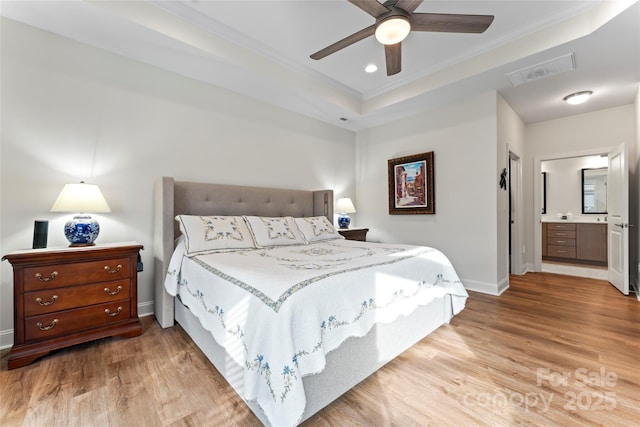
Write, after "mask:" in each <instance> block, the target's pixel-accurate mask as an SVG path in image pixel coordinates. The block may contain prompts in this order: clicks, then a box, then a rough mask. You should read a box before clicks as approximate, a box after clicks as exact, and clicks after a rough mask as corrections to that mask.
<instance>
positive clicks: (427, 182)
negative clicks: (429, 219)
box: [388, 151, 436, 215]
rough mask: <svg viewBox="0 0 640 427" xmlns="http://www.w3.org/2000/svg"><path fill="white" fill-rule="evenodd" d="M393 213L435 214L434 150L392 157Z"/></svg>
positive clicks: (391, 197)
mask: <svg viewBox="0 0 640 427" xmlns="http://www.w3.org/2000/svg"><path fill="white" fill-rule="evenodd" d="M388 174H389V214H390V215H405V214H406V215H411V214H435V213H436V205H435V200H436V198H435V182H434V175H435V173H434V169H433V151H430V152H428V153H421V154H414V155H412V156H405V157H398V158H397V159H391V160H389V161H388Z"/></svg>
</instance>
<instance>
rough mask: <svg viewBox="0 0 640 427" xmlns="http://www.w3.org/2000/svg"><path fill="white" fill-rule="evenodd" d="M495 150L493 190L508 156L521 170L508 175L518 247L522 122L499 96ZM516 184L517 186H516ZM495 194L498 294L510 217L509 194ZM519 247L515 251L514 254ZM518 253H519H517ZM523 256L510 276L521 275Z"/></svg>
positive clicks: (505, 278) (503, 284)
mask: <svg viewBox="0 0 640 427" xmlns="http://www.w3.org/2000/svg"><path fill="white" fill-rule="evenodd" d="M497 106H498V110H497V114H498V141H497V142H498V150H497V154H498V157H497V162H498V169H497V170H496V178H495V180H496V181H495V182H496V188H498V187H497V184H498V183H499V179H498V177H499V176H500V174H501V172H502V170H503V169H504V168H507V170H508V169H509V156H510V154H509V153H511V155H513V156H514V157H515V158H517V159H518V160H519V161H518V164H519V165H520V170H514V171H512V172H511V173H512V174H513V175H516V176H514V177H512V179H509V181H510V182H514V187H516V188H509V191H510V192H511V198H512V199H513V200H512V203H513V205H514V209H513V211H514V216H515V218H514V224H515V225H514V227H513V228H514V229H513V230H512V231H513V233H514V234H515V235H516V236H515V238H514V239H513V240H514V242H516V241H517V242H519V243H518V245H517V246H520V247H521V246H522V244H523V243H524V212H523V208H524V206H523V196H524V195H523V194H522V191H523V187H522V164H523V157H524V139H525V138H524V132H525V126H524V122H523V121H522V120H521V119H520V117H518V115H517V114H516V113H515V112H514V111H513V109H512V108H511V106H510V105H509V104H507V102H506V101H505V100H504V98H502V97H501V96H499V95H498V105H497ZM518 183H519V185H518ZM509 187H511V185H509ZM497 191H498V200H497V201H498V216H497V218H496V222H497V232H498V234H497V255H498V264H497V268H498V271H497V275H498V284H499V289H500V292H502V291H504V290H505V289H506V288H507V286H508V283H509V272H510V271H509V239H510V236H509V227H510V215H509V213H510V212H509V197H510V195H509V193H508V192H507V191H504V190H502V189H500V190H497ZM518 250H519V248H514V249H513V251H514V253H515V252H516V251H518ZM520 252H522V251H521V250H520ZM523 259H524V258H523V257H522V254H521V253H516V256H515V257H514V265H513V266H512V268H513V270H514V271H512V273H513V274H522V273H523V271H524V266H523Z"/></svg>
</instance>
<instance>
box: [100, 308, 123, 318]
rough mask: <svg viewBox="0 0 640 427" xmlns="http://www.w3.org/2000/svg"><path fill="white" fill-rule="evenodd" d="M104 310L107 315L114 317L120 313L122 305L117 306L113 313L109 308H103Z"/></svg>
mask: <svg viewBox="0 0 640 427" xmlns="http://www.w3.org/2000/svg"><path fill="white" fill-rule="evenodd" d="M104 312H105V313H107V316H109V317H115V316H117V315H118V314H120V312H122V307H118V310H116V312H115V313H112V312H111V310H109V309H108V308H105V309H104Z"/></svg>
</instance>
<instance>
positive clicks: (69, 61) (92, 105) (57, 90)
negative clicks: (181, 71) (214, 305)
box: [0, 18, 356, 346]
mask: <svg viewBox="0 0 640 427" xmlns="http://www.w3.org/2000/svg"><path fill="white" fill-rule="evenodd" d="M1 31H2V33H1V36H2V37H1V38H2V41H1V43H2V44H1V48H2V49H1V55H2V56H1V58H0V59H1V61H2V75H1V78H2V81H1V84H2V93H1V100H0V102H1V107H2V134H1V138H2V139H1V143H0V144H1V145H0V148H1V150H0V152H1V155H2V156H1V159H0V161H1V166H2V168H1V173H0V180H1V181H0V185H1V196H0V218H1V219H2V222H1V224H0V252H1V253H2V254H5V253H7V252H10V251H13V250H16V249H24V248H30V247H31V244H32V238H33V221H34V220H36V219H45V220H49V221H50V224H49V247H54V246H65V245H67V244H68V243H67V242H66V240H65V238H64V235H63V232H62V229H63V224H64V222H65V221H66V220H67V219H68V217H69V215H66V214H53V213H50V212H49V209H50V208H51V206H52V204H53V202H54V201H55V199H56V197H57V195H58V193H59V192H60V190H61V189H62V186H63V185H64V184H65V183H68V182H78V181H80V180H81V179H84V180H86V181H87V182H91V183H95V184H98V185H100V187H101V189H102V191H103V193H104V195H105V198H106V199H107V201H108V203H109V204H110V206H111V209H112V213H111V214H104V215H95V216H96V218H97V219H98V220H99V221H100V224H101V233H100V236H99V237H98V242H116V241H125V240H136V241H139V242H141V243H142V244H143V245H144V246H145V250H144V251H143V252H142V255H143V261H144V262H145V271H144V272H142V273H140V274H139V276H138V278H139V288H138V300H139V303H140V304H141V307H140V312H141V313H145V312H146V313H151V312H152V309H153V307H152V300H153V284H152V283H153V282H152V279H153V278H152V271H153V268H152V254H153V248H152V247H151V245H152V243H153V235H152V222H151V220H152V189H153V183H154V181H155V180H156V178H158V177H160V176H174V177H176V178H177V179H181V180H194V181H200V180H202V181H207V182H219V183H233V184H246V185H257V186H267V187H282V188H300V189H309V190H315V189H322V188H332V189H334V190H335V192H336V193H335V196H336V197H340V196H342V195H347V196H354V195H355V172H354V170H353V165H354V164H355V162H356V161H355V135H354V134H353V133H352V132H349V131H345V130H342V129H340V128H337V127H333V126H330V125H327V124H324V123H321V122H318V121H314V120H311V119H308V118H305V117H303V116H300V115H296V114H292V113H289V112H286V111H284V110H280V109H278V108H274V107H272V106H269V105H266V104H262V103H260V102H257V101H254V100H252V99H250V98H246V97H243V96H239V95H237V94H235V93H232V92H229V91H226V90H223V89H217V88H214V87H211V86H209V85H205V84H201V83H199V82H197V81H194V80H190V79H186V78H182V77H179V76H178V75H175V74H172V73H169V72H165V71H161V70H159V69H157V68H154V67H150V66H146V65H144V64H141V63H138V62H134V61H131V60H127V59H125V58H123V57H120V56H117V55H113V54H110V53H107V52H104V51H100V50H97V49H94V48H90V47H87V46H85V45H82V44H78V43H75V42H72V41H70V40H67V39H64V38H61V37H58V36H55V35H52V34H50V33H46V32H43V31H40V30H35V29H33V28H30V27H27V26H24V25H22V24H18V23H15V22H13V21H10V20H7V19H4V18H3V19H2V25H1ZM0 266H1V267H0V268H1V273H2V274H1V286H0V346H7V345H11V344H12V342H13V338H12V328H13V313H12V311H13V296H12V294H13V290H12V270H11V266H10V265H9V264H8V262H6V261H5V262H2V263H1V264H0Z"/></svg>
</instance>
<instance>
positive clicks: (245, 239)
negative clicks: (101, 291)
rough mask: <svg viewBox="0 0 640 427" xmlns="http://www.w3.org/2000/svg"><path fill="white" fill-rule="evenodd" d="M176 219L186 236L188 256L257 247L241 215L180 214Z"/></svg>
mask: <svg viewBox="0 0 640 427" xmlns="http://www.w3.org/2000/svg"><path fill="white" fill-rule="evenodd" d="M176 221H178V224H180V231H181V232H182V234H183V235H184V238H185V248H186V252H187V256H193V255H203V254H206V253H211V252H215V251H220V250H226V249H250V248H255V247H256V244H255V242H254V241H253V236H252V235H251V231H250V230H249V227H248V226H247V223H246V221H245V220H244V218H243V217H241V216H198V215H178V216H176Z"/></svg>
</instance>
